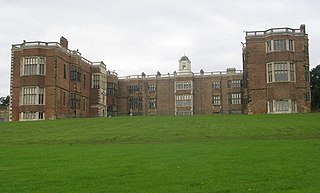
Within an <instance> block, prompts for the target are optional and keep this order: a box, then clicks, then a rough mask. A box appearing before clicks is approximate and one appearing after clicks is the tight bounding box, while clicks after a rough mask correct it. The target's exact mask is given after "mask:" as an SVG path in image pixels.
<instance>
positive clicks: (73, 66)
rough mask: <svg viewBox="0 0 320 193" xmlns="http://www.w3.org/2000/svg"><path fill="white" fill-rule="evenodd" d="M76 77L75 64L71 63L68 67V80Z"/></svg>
mask: <svg viewBox="0 0 320 193" xmlns="http://www.w3.org/2000/svg"><path fill="white" fill-rule="evenodd" d="M76 79H77V70H76V66H75V65H71V68H70V80H76Z"/></svg>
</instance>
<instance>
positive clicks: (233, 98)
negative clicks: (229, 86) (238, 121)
mask: <svg viewBox="0 0 320 193" xmlns="http://www.w3.org/2000/svg"><path fill="white" fill-rule="evenodd" d="M229 104H230V105H241V93H231V94H229Z"/></svg>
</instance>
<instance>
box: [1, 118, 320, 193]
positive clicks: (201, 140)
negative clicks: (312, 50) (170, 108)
mask: <svg viewBox="0 0 320 193" xmlns="http://www.w3.org/2000/svg"><path fill="white" fill-rule="evenodd" d="M319 139H320V114H317V113H316V114H290V115H236V116H192V117H179V116H178V117H175V116H169V117H167V116H164V117H162V116H157V117H113V118H95V119H64V120H57V121H39V122H17V123H0V192H1V193H2V192H4V193H11V192H74V193H76V192H77V193H79V192H83V193H87V192H111V193H120V192H121V193H127V192H137V193H164V192H166V193H171V192H172V193H177V192H181V193H202V192H205V193H223V192H225V193H226V192H230V193H231V192H232V193H233V192H236V193H238V192H239V193H242V192H243V193H244V192H259V193H260V192H266V193H267V192H268V193H270V192H271V193H272V192H274V193H275V192H279V193H280V192H281V193H282V192H285V193H298V192H299V193H300V192H303V193H314V192H318V191H319V190H320V183H319V180H318V179H320V166H319V163H320V161H319V160H320V140H319Z"/></svg>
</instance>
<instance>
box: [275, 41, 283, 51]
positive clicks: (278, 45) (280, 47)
mask: <svg viewBox="0 0 320 193" xmlns="http://www.w3.org/2000/svg"><path fill="white" fill-rule="evenodd" d="M285 50H286V40H273V51H285Z"/></svg>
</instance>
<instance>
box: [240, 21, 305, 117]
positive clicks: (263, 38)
mask: <svg viewBox="0 0 320 193" xmlns="http://www.w3.org/2000/svg"><path fill="white" fill-rule="evenodd" d="M308 47H309V44H308V35H307V34H306V30H305V26H304V25H301V27H300V29H291V28H273V29H269V30H267V31H252V32H246V43H245V46H244V48H243V58H244V61H243V71H244V82H246V83H247V84H246V85H245V88H244V90H245V96H246V97H248V101H249V102H248V105H247V107H246V108H247V113H249V114H256V113H293V112H310V105H311V102H310V101H311V100H310V78H309V76H310V75H309V71H310V70H309V52H308Z"/></svg>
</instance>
